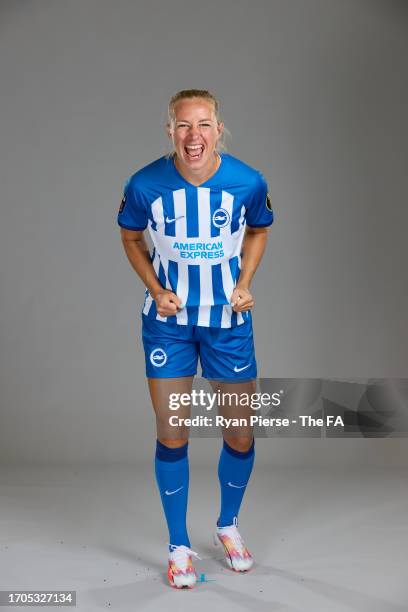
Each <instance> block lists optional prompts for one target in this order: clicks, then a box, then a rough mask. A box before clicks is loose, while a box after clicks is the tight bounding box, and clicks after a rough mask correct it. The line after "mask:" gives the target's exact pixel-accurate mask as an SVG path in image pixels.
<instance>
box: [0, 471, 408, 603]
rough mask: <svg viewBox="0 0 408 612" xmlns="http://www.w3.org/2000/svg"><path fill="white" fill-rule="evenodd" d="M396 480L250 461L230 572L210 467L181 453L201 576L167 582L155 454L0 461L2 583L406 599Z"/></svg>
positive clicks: (80, 592)
mask: <svg viewBox="0 0 408 612" xmlns="http://www.w3.org/2000/svg"><path fill="white" fill-rule="evenodd" d="M407 485H408V470H406V469H402V468H384V469H379V468H371V469H368V468H366V469H364V470H357V469H353V470H351V469H347V470H343V471H341V470H333V469H317V468H303V469H302V468H299V469H298V468H275V469H274V468H273V467H270V468H268V469H267V468H264V467H258V466H257V465H255V468H254V472H253V475H252V478H251V481H250V484H249V486H248V488H247V492H246V497H245V499H244V502H243V506H242V509H241V513H240V522H239V527H240V531H241V533H242V535H243V537H244V539H245V541H246V543H247V545H248V548H249V549H250V550H251V552H252V553H253V556H254V558H255V561H256V564H255V566H254V569H253V570H252V571H251V572H249V573H248V574H244V575H240V574H235V573H234V572H232V571H231V570H229V569H227V567H226V566H225V564H224V561H223V556H222V553H221V551H220V549H219V548H215V547H214V545H213V541H212V533H213V526H214V523H215V520H216V518H217V511H218V503H219V502H218V495H219V494H218V486H217V480H216V469H215V467H214V468H213V469H209V468H204V467H194V466H192V467H191V471H190V494H189V515H188V525H189V532H190V539H191V545H192V549H193V550H195V551H196V552H197V553H198V554H199V555H200V557H201V558H202V560H201V561H197V562H196V569H197V572H198V574H199V577H200V581H199V583H198V584H197V585H196V587H195V588H194V589H192V590H182V591H177V590H175V589H172V588H170V587H169V586H168V584H167V579H166V570H167V552H166V551H167V548H166V544H167V530H166V528H165V525H164V521H163V517H162V510H161V506H160V499H159V494H158V491H157V489H156V486H155V481H154V479H153V468H152V465H150V464H146V465H142V466H140V465H138V466H134V467H131V466H129V465H126V466H123V465H116V466H109V467H79V466H78V467H63V468H57V467H30V468H28V467H23V466H21V467H20V466H19V467H2V468H1V469H0V507H1V513H0V589H1V590H50V589H52V590H74V591H76V598H77V605H76V609H77V610H81V611H84V612H93V611H95V612H96V611H99V610H123V611H127V610H129V611H130V610H143V611H144V610H145V611H159V610H172V611H174V612H178V611H182V610H192V606H193V607H194V610H199V611H202V612H204V611H206V612H208V611H211V612H216V611H218V610H219V611H220V612H221V611H222V612H225V611H229V610H253V611H254V612H255V611H256V612H258V611H260V610H268V611H278V610H279V611H285V612H346V611H356V612H406V611H407V610H408V572H407V567H408V565H407V550H408V521H407V517H408V486H407ZM3 609H5V610H6V609H9V608H3ZM10 609H14V610H27V608H23V607H18V608H17V607H16V608H10ZM47 609H48V610H54V609H55V610H57V609H61V608H56V607H48V608H47ZM67 609H74V608H67Z"/></svg>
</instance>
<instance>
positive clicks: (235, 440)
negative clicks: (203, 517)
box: [210, 380, 256, 527]
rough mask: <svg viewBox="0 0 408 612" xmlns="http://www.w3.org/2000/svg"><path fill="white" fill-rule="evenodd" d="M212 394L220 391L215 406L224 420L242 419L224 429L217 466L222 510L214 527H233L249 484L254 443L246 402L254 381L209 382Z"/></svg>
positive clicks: (253, 456) (248, 408)
mask: <svg viewBox="0 0 408 612" xmlns="http://www.w3.org/2000/svg"><path fill="white" fill-rule="evenodd" d="M210 383H211V386H212V388H213V390H214V391H217V390H219V391H220V394H221V398H224V401H223V402H222V405H220V406H219V407H218V411H219V413H220V414H221V416H223V417H225V418H228V419H230V418H238V419H240V420H241V419H242V421H241V422H242V424H241V425H240V426H238V427H223V430H222V434H223V440H224V442H223V447H222V450H221V454H220V458H219V463H218V478H219V482H220V487H221V511H220V515H219V517H218V521H217V526H218V527H225V526H227V525H232V524H233V523H234V519H236V520H238V513H239V509H240V507H241V503H242V500H243V497H244V493H245V490H246V485H247V484H248V481H249V478H250V475H251V472H252V468H253V464H254V459H255V450H254V447H255V443H254V437H253V427H252V426H251V425H250V415H251V413H252V409H251V407H250V406H248V405H247V404H248V402H245V398H247V397H248V396H249V397H250V396H251V394H252V393H254V391H255V388H256V387H255V381H254V380H251V381H245V382H237V383H220V382H216V381H210Z"/></svg>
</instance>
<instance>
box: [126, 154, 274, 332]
mask: <svg viewBox="0 0 408 612" xmlns="http://www.w3.org/2000/svg"><path fill="white" fill-rule="evenodd" d="M117 220H118V223H119V225H120V226H121V227H124V228H126V229H130V230H136V231H140V230H144V229H146V228H148V230H149V233H150V236H151V239H152V242H153V245H154V248H153V252H152V254H151V260H152V263H153V266H154V269H155V271H156V274H157V277H158V278H159V281H160V283H161V284H162V286H163V287H165V288H166V289H170V290H172V291H174V293H176V294H177V296H178V297H179V298H180V299H181V301H182V308H181V309H180V311H179V312H178V313H177V314H176V315H173V316H170V317H161V316H160V315H159V314H157V310H156V303H155V301H154V300H153V298H152V297H151V295H150V293H149V291H148V290H147V289H146V297H145V302H144V306H143V314H144V315H145V316H147V317H149V318H154V319H157V320H160V321H166V322H174V323H178V324H180V325H203V326H205V327H234V326H235V325H240V324H241V323H244V322H245V320H247V319H248V318H249V317H250V313H249V312H245V313H236V312H233V310H232V307H231V305H230V297H231V294H232V291H233V289H234V287H235V285H236V283H237V281H238V278H239V274H240V270H241V245H242V240H243V237H244V231H245V225H246V224H247V225H248V226H250V227H265V226H268V225H271V223H272V222H273V212H272V207H271V200H270V196H269V193H268V185H267V183H266V181H265V179H264V177H263V176H262V174H261V173H260V172H259V171H257V170H255V169H253V168H251V167H250V166H249V165H247V164H245V163H244V162H242V161H240V160H239V159H237V158H236V157H233V156H232V155H230V154H227V153H221V164H220V166H219V168H218V170H217V171H216V172H215V174H213V176H212V177H211V178H210V179H209V180H208V181H206V182H205V183H202V184H201V185H200V186H199V187H196V186H195V185H193V184H192V183H189V182H188V181H186V180H185V179H184V178H183V177H182V176H181V174H180V173H179V172H178V170H177V168H176V166H175V164H174V159H173V158H167V157H161V158H160V159H157V160H156V161H154V162H152V163H150V164H148V165H147V166H145V167H144V168H142V169H140V170H139V171H138V172H136V173H135V174H133V175H132V176H131V177H130V178H129V179H128V180H127V181H126V184H125V189H124V195H123V199H122V202H121V205H120V209H119V213H118V219H117Z"/></svg>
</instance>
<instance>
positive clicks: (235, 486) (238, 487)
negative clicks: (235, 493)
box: [228, 482, 246, 489]
mask: <svg viewBox="0 0 408 612" xmlns="http://www.w3.org/2000/svg"><path fill="white" fill-rule="evenodd" d="M228 486H229V487H234V489H243V488H244V487H246V484H244V485H234V484H232V482H229V483H228Z"/></svg>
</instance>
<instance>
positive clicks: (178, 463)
mask: <svg viewBox="0 0 408 612" xmlns="http://www.w3.org/2000/svg"><path fill="white" fill-rule="evenodd" d="M187 448H188V442H186V444H185V445H184V446H181V447H179V448H169V447H168V446H165V445H164V444H162V443H161V442H159V440H157V441H156V456H155V460H154V464H155V474H156V480H157V484H158V486H159V491H160V497H161V500H162V504H163V509H164V514H165V517H166V521H167V527H168V529H169V538H170V545H172V544H173V545H175V546H181V545H182V544H184V545H185V546H188V547H189V548H190V540H189V538H188V534H187V526H186V517H187V498H188V484H189V469H188V456H187Z"/></svg>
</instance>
